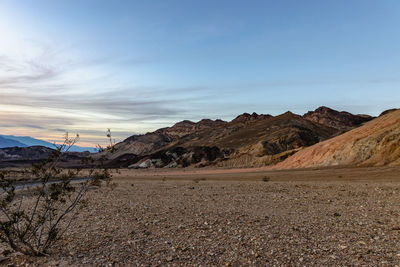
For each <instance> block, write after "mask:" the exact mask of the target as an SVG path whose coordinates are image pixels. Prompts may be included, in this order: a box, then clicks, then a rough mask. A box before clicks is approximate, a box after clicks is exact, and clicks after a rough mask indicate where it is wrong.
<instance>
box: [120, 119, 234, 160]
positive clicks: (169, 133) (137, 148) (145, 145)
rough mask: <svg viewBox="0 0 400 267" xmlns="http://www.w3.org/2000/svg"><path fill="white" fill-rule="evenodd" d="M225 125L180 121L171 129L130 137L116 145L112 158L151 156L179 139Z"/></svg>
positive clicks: (220, 122)
mask: <svg viewBox="0 0 400 267" xmlns="http://www.w3.org/2000/svg"><path fill="white" fill-rule="evenodd" d="M224 124H226V122H225V121H222V120H218V119H217V120H210V119H203V120H201V121H199V122H192V121H188V120H185V121H181V122H178V123H176V124H175V125H173V126H171V127H166V128H161V129H158V130H156V131H154V132H151V133H146V134H144V135H132V136H131V137H128V138H127V139H125V140H124V141H123V142H120V143H118V144H116V149H117V152H116V153H115V154H114V155H113V158H117V157H120V156H123V155H124V154H127V153H129V154H132V155H135V156H138V155H146V154H151V153H154V152H156V151H158V150H159V149H161V148H163V147H165V146H167V145H169V144H171V143H173V142H176V141H177V140H179V138H181V137H183V136H185V135H189V134H192V133H195V132H198V131H202V130H205V129H210V128H214V127H217V126H221V125H224Z"/></svg>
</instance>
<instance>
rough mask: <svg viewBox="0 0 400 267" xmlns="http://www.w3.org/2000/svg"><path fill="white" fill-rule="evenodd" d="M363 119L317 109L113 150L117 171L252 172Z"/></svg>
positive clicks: (176, 133)
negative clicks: (205, 168) (219, 169)
mask: <svg viewBox="0 0 400 267" xmlns="http://www.w3.org/2000/svg"><path fill="white" fill-rule="evenodd" d="M366 120H369V117H367V116H361V115H353V114H350V113H347V112H338V111H334V110H331V109H328V108H326V107H321V108H319V109H317V110H315V111H314V112H311V113H307V114H306V115H304V116H299V115H296V114H293V113H291V112H286V113H284V114H282V115H279V116H275V117H274V116H271V115H264V114H256V113H253V114H249V113H244V114H242V115H239V116H237V117H236V118H235V119H233V120H232V121H230V122H225V121H221V120H216V121H213V120H202V121H200V122H197V123H194V122H191V121H182V122H179V123H177V124H175V125H174V126H172V127H167V128H162V129H159V130H157V131H155V132H152V133H147V134H145V135H134V136H131V137H129V138H127V139H126V140H125V141H123V142H121V143H119V144H117V145H116V148H117V151H118V152H117V153H116V155H115V156H114V157H113V159H112V161H111V162H110V164H111V165H112V166H118V167H133V168H148V167H159V168H161V167H186V166H194V167H201V166H208V165H212V166H218V167H251V166H266V165H272V164H276V163H278V162H280V161H282V160H284V159H285V158H287V157H288V156H290V155H292V154H294V153H296V152H297V151H299V150H301V149H303V148H304V147H308V146H311V145H314V144H316V143H319V142H321V141H323V140H326V139H329V138H331V137H334V136H336V135H338V134H340V133H342V132H343V131H346V130H347V129H351V128H354V127H357V125H360V124H361V123H363V122H364V121H366Z"/></svg>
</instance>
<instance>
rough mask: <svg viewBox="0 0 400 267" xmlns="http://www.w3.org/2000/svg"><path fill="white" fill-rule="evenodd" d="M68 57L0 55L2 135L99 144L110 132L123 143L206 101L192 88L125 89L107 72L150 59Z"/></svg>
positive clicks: (49, 52) (50, 52)
mask: <svg viewBox="0 0 400 267" xmlns="http://www.w3.org/2000/svg"><path fill="white" fill-rule="evenodd" d="M60 50H61V51H62V49H60ZM63 52H65V51H63ZM65 57H66V56H65V55H58V54H57V51H56V50H54V49H51V48H49V47H48V46H45V45H43V46H41V47H40V49H39V52H37V53H36V54H35V55H30V56H29V57H23V58H18V57H12V56H9V55H0V126H1V127H2V128H3V130H2V131H7V133H8V134H22V135H28V134H34V135H36V137H38V136H44V137H46V136H47V139H49V138H53V137H54V136H57V137H58V136H59V134H60V132H65V131H68V132H79V133H80V134H82V133H83V134H86V135H87V136H88V138H89V139H90V140H92V141H93V142H95V143H98V141H99V140H100V139H104V138H103V136H104V131H105V130H106V129H107V128H112V129H113V131H114V133H115V135H116V136H115V137H116V138H118V139H123V138H125V137H127V136H129V135H131V134H132V133H133V132H147V131H149V130H154V129H157V128H160V127H163V126H165V125H166V124H169V123H171V122H174V121H177V120H180V119H181V118H182V116H185V114H188V113H189V111H188V109H190V108H191V107H190V103H192V102H196V101H198V100H201V99H204V97H205V96H204V92H205V91H207V88H205V87H194V86H193V87H179V88H168V87H160V86H139V85H135V86H131V87H127V86H121V84H119V83H118V82H117V83H116V82H115V81H116V78H115V77H113V76H111V77H110V75H109V73H107V70H106V69H107V68H106V67H107V66H108V65H109V64H145V63H147V62H150V61H148V60H146V59H131V60H118V59H115V60H111V59H108V58H100V59H90V58H83V59H81V58H80V59H78V60H72V59H74V58H75V59H76V58H77V57H74V56H71V58H72V59H69V60H63V59H65ZM104 69H105V70H104ZM196 92H203V95H202V96H200V94H196ZM5 128H6V129H5ZM3 134H4V132H3ZM81 136H82V135H81Z"/></svg>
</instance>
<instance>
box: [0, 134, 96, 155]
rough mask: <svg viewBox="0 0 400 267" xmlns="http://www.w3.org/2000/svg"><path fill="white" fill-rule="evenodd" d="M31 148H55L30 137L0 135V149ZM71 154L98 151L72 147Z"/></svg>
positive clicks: (51, 144)
mask: <svg viewBox="0 0 400 267" xmlns="http://www.w3.org/2000/svg"><path fill="white" fill-rule="evenodd" d="M31 146H43V147H47V148H52V149H54V148H55V145H54V144H53V143H50V142H46V141H44V140H40V139H35V138H32V137H30V136H14V135H0V148H6V147H31ZM70 151H71V152H85V151H89V152H91V153H96V152H97V151H98V150H97V148H94V147H80V146H72V147H71V149H70Z"/></svg>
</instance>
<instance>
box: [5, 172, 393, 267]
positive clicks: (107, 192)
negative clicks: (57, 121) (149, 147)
mask: <svg viewBox="0 0 400 267" xmlns="http://www.w3.org/2000/svg"><path fill="white" fill-rule="evenodd" d="M397 171H398V170H392V169H391V170H387V169H385V170H382V171H380V169H361V170H358V169H355V170H354V169H352V170H350V171H347V170H326V171H318V170H310V171H308V172H302V173H300V172H286V173H282V172H263V173H257V174H256V175H255V174H247V173H239V174H237V175H232V174H226V175H225V176H224V175H223V174H219V178H220V179H218V180H217V179H212V178H211V176H207V175H201V174H200V175H187V176H182V177H177V176H175V175H165V174H163V175H160V174H157V175H154V176H152V177H145V176H143V177H139V176H137V177H133V176H132V177H119V178H116V179H115V182H116V183H117V187H116V188H114V189H113V190H111V189H110V188H108V187H102V188H93V189H91V191H90V193H89V194H88V197H89V199H90V202H89V205H88V206H87V207H86V208H85V209H84V210H83V211H82V212H81V213H80V215H79V218H78V219H77V220H76V222H75V224H74V226H73V227H72V228H71V231H70V232H68V233H67V234H66V235H65V237H64V238H63V239H62V240H61V242H59V243H58V244H57V245H56V246H55V247H54V248H53V249H52V250H51V251H50V255H49V256H46V257H39V258H34V257H27V256H23V255H18V254H12V255H9V256H7V257H6V258H2V260H3V262H2V263H3V264H5V265H7V264H15V265H21V266H26V265H28V266H38V265H51V266H56V265H61V266H71V265H96V266H97V265H104V266H105V265H107V266H109V265H116V266H126V265H129V266H168V265H171V266H175V265H202V266H209V265H216V266H221V265H222V266H242V265H250V266H328V265H329V266H332V265H339V266H343V265H346V266H349V265H350V266H357V265H363V266H364V265H366V266H395V265H399V264H400V172H397ZM307 173H308V174H307ZM315 173H317V174H318V175H316V174H315ZM348 173H353V174H354V175H355V174H356V173H358V176H351V177H353V178H350V177H347V176H346V174H348ZM379 173H380V174H381V176H379ZM397 173H399V174H397ZM308 175H309V176H310V177H312V179H307V177H308ZM377 175H378V176H379V177H380V179H379V180H378V179H376V178H374V177H376V176H377ZM232 177H234V178H233V179H231V178H232ZM279 177H281V178H279ZM282 177H283V178H282ZM318 177H319V178H318ZM357 177H358V179H356V178H357ZM385 177H386V179H385ZM264 180H265V181H264ZM3 249H4V247H3Z"/></svg>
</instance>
